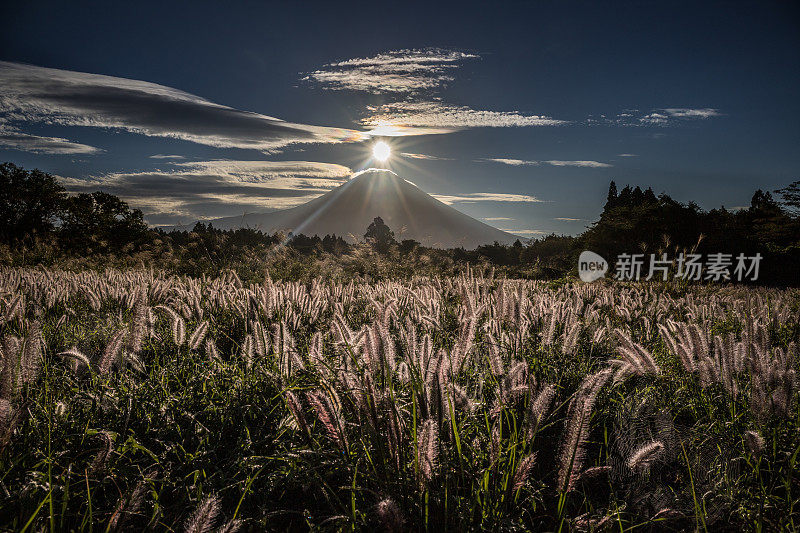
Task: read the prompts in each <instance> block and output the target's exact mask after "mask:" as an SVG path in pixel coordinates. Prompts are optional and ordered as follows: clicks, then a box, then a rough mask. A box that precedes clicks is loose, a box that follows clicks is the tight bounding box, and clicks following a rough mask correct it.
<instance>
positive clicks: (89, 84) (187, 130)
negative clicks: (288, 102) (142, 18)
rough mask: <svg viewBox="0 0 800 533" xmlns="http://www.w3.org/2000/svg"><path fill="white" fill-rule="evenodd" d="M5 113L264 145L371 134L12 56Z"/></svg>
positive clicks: (0, 86)
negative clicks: (300, 121) (290, 119)
mask: <svg viewBox="0 0 800 533" xmlns="http://www.w3.org/2000/svg"><path fill="white" fill-rule="evenodd" d="M0 117H4V118H5V119H6V120H8V121H13V122H39V123H50V124H60V125H68V126H90V127H99V128H115V129H117V128H118V129H122V130H126V131H129V132H134V133H139V134H143V135H148V136H155V137H170V138H176V139H183V140H186V141H191V142H195V143H199V144H204V145H209V146H216V147H221V148H252V149H257V150H262V151H271V150H275V149H277V148H280V147H283V146H286V145H289V144H292V143H338V142H345V141H357V140H363V139H365V138H367V136H366V135H365V134H364V133H363V132H358V131H355V130H348V129H340V128H329V127H323V126H312V125H307V124H295V123H290V122H284V121H282V120H280V119H277V118H274V117H269V116H266V115H262V114H259V113H252V112H249V111H242V110H239V109H234V108H231V107H227V106H223V105H220V104H216V103H214V102H210V101H208V100H205V99H204V98H201V97H199V96H195V95H192V94H189V93H186V92H183V91H180V90H178V89H173V88H171V87H165V86H163V85H157V84H155V83H149V82H145V81H138V80H130V79H125V78H116V77H112V76H102V75H97V74H86V73H81V72H73V71H68V70H59V69H51V68H43V67H36V66H32V65H24V64H19V63H9V62H0Z"/></svg>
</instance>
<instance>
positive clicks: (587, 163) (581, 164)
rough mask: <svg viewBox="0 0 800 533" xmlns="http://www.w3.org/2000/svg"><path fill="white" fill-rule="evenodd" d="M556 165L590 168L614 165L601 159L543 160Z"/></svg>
mask: <svg viewBox="0 0 800 533" xmlns="http://www.w3.org/2000/svg"><path fill="white" fill-rule="evenodd" d="M542 162H543V163H547V164H548V165H553V166H554V167H588V168H608V167H612V166H614V165H610V164H608V163H601V162H600V161H558V160H554V159H551V160H550V161H542Z"/></svg>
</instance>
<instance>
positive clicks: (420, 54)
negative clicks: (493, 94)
mask: <svg viewBox="0 0 800 533" xmlns="http://www.w3.org/2000/svg"><path fill="white" fill-rule="evenodd" d="M476 58H478V56H477V55H474V54H468V53H465V52H459V51H455V50H444V49H440V48H428V49H417V50H394V51H391V52H386V53H383V54H378V55H376V56H372V57H366V58H355V59H348V60H346V61H339V62H336V63H329V64H327V65H325V66H324V67H323V68H321V69H319V70H315V71H314V72H310V73H308V74H307V75H306V76H305V77H303V80H305V81H310V82H316V83H319V84H320V85H321V86H322V87H323V88H324V89H330V90H353V91H363V92H369V93H373V94H382V93H413V92H418V91H429V90H432V89H436V88H439V87H442V86H443V85H445V84H446V83H448V82H450V81H452V80H453V77H452V76H450V75H448V72H449V71H451V70H453V69H455V68H458V66H459V64H460V63H461V62H462V61H464V60H466V59H476Z"/></svg>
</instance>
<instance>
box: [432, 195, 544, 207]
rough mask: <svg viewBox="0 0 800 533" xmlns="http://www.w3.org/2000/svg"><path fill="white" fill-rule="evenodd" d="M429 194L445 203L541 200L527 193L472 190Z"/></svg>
mask: <svg viewBox="0 0 800 533" xmlns="http://www.w3.org/2000/svg"><path fill="white" fill-rule="evenodd" d="M431 196H433V197H434V198H436V199H437V200H439V201H440V202H442V203H445V204H447V205H450V204H455V203H474V202H537V203H538V202H543V200H539V199H538V198H536V197H535V196H529V195H527V194H509V193H492V192H473V193H467V194H462V195H447V194H433V195H431Z"/></svg>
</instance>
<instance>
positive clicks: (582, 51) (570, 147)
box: [0, 1, 800, 236]
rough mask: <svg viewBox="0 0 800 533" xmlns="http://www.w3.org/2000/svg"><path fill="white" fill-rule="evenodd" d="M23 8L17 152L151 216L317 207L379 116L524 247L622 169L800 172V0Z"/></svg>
mask: <svg viewBox="0 0 800 533" xmlns="http://www.w3.org/2000/svg"><path fill="white" fill-rule="evenodd" d="M16 4H17V5H14V6H9V5H5V6H4V7H3V8H2V16H0V60H2V61H5V62H6V63H3V64H2V65H0V160H8V161H13V162H16V163H18V164H22V165H24V166H30V167H33V166H36V167H39V168H41V169H43V170H47V171H50V172H53V173H56V174H58V175H59V176H62V177H64V178H65V183H66V184H67V185H68V187H69V188H70V189H71V190H75V191H79V190H90V189H97V188H103V189H104V190H109V191H110V192H115V193H117V194H120V195H121V196H123V197H125V198H126V199H127V200H129V201H130V203H131V204H133V205H135V206H137V207H141V208H142V209H143V210H144V211H145V212H146V214H147V215H148V220H150V221H151V222H153V223H171V222H175V221H179V220H180V221H184V222H186V221H189V220H191V219H193V218H195V219H196V218H198V217H201V218H202V217H216V216H224V215H233V214H239V213H241V212H242V211H248V212H252V211H258V210H265V209H268V208H278V207H287V206H290V205H297V204H298V203H302V202H303V201H307V200H308V199H310V198H311V197H313V196H314V195H318V194H320V193H321V192H324V191H325V190H327V189H330V188H331V187H334V186H336V185H338V184H339V183H341V180H343V179H346V176H347V174H348V172H349V171H350V170H359V169H360V168H363V167H364V166H369V165H371V164H372V163H371V162H370V161H369V153H370V146H371V145H372V143H374V142H375V140H374V139H375V134H374V132H373V134H372V135H371V136H367V135H364V134H363V132H365V131H369V130H373V129H374V128H375V127H376V125H378V124H379V123H380V124H384V125H386V124H388V125H391V126H392V127H393V128H392V131H393V132H395V133H398V132H399V133H402V134H403V135H402V136H392V137H390V138H387V139H386V140H387V142H389V144H390V145H391V146H392V148H393V156H392V158H391V160H390V162H389V164H390V165H391V167H392V168H393V169H394V170H396V171H397V172H398V173H399V174H400V175H402V176H403V177H405V178H407V179H409V180H410V181H412V182H414V183H416V184H417V185H418V186H419V187H421V188H422V189H423V190H425V191H427V192H429V193H432V194H436V195H440V196H441V198H442V199H443V200H444V201H447V202H449V203H452V205H453V206H454V207H456V208H458V209H460V210H462V211H464V212H466V213H468V214H470V215H472V216H475V217H477V218H482V219H484V220H487V222H488V223H490V224H492V225H495V226H497V227H500V228H503V229H509V230H511V231H513V232H516V233H518V234H521V235H525V236H536V235H537V234H539V232H545V233H549V232H553V231H555V232H558V233H562V232H563V233H571V234H574V233H578V232H580V231H581V230H582V229H583V228H584V227H585V226H586V225H587V224H588V223H590V222H591V221H592V220H594V219H595V218H596V217H597V215H598V213H599V210H600V208H601V206H602V203H603V201H604V199H605V191H606V189H607V187H608V182H609V181H610V180H611V179H615V180H616V181H617V183H618V184H619V185H624V184H626V183H631V184H638V185H643V186H652V187H653V189H654V190H655V191H656V192H657V193H658V192H662V191H663V192H667V193H669V194H671V195H672V196H674V197H675V198H677V199H678V200H681V201H690V200H693V201H696V202H698V203H699V204H700V205H701V206H703V207H706V208H710V207H716V206H719V205H725V206H726V207H729V208H733V207H739V206H745V205H748V203H749V199H750V196H751V195H752V193H753V191H754V190H755V189H757V188H762V189H775V188H777V187H781V186H784V185H786V184H788V183H789V182H791V181H793V180H796V179H798V178H800V150H798V147H800V103H799V102H798V98H797V90H798V86H799V84H798V81H800V79H799V78H800V15H799V14H798V13H799V10H798V7H797V6H798V4H797V3H796V2H746V3H745V2H742V3H738V2H719V3H704V4H703V5H701V6H700V5H697V4H698V3H696V2H657V3H656V2H613V3H608V2H603V3H600V2H525V3H521V2H520V3H508V4H505V5H503V6H499V7H498V6H492V5H490V4H488V3H486V2H482V3H476V4H474V5H469V4H467V3H465V2H459V3H452V4H437V3H434V2H425V3H420V4H412V3H408V2H396V3H379V2H370V3H360V4H356V3H333V2H326V3H320V4H318V5H315V4H301V3H297V2H295V3H288V2H287V3H276V4H266V3H260V2H252V3H244V2H242V3H236V2H227V3H215V4H210V3H209V4H206V3H202V2H186V3H173V2H157V3H152V4H149V3H145V2H138V3H129V4H128V5H125V6H123V5H113V4H115V3H108V4H95V5H83V6H74V5H68V4H66V3H57V4H56V3H53V4H51V3H45V2H35V1H30V2H17V3H16ZM355 59H360V60H361V61H348V60H355ZM42 67H47V68H50V69H59V70H60V71H61V72H56V71H50V70H44V69H43V68H42ZM81 73H89V74H99V75H104V76H109V77H113V78H99V77H97V76H87V75H85V74H81ZM141 82H147V83H141ZM159 86H160V87H159ZM187 93H188V94H187ZM216 104H219V105H216ZM220 106H226V107H224V108H223V107H220ZM228 108H231V109H228ZM270 117H276V118H278V119H282V120H284V121H287V122H289V123H291V124H290V125H289V126H290V127H286V126H285V125H284V124H283V123H281V122H278V121H275V120H272V119H270ZM380 121H382V122H380ZM380 132H381V130H378V133H380ZM433 132H435V133H433ZM401 153H406V154H417V155H416V156H414V155H411V156H408V155H406V156H403V155H400V154H401ZM621 154H626V155H624V156H623V155H621ZM154 155H170V156H180V157H174V158H152V157H151V156H154ZM433 158H436V159H433ZM218 160H227V161H226V162H224V163H223V162H220V161H218ZM262 162H266V163H262ZM286 162H288V163H286ZM243 184H244V185H246V187H243ZM564 219H576V220H564Z"/></svg>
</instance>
